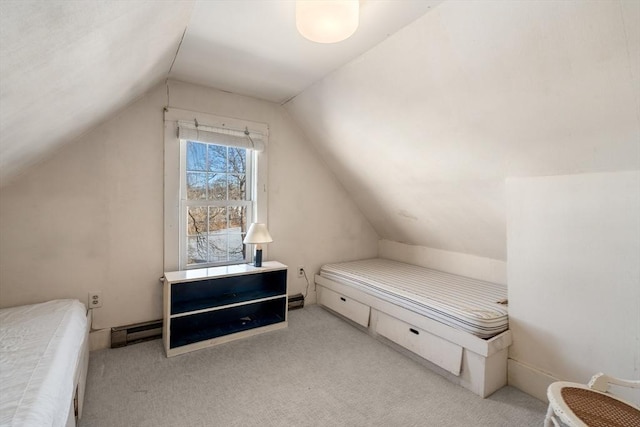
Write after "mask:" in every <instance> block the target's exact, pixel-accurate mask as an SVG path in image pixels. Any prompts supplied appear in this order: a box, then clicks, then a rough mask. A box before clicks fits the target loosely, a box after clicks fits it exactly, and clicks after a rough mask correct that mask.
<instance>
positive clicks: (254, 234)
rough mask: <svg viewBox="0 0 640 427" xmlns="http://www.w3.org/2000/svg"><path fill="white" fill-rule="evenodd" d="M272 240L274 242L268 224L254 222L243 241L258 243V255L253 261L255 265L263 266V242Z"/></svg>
mask: <svg viewBox="0 0 640 427" xmlns="http://www.w3.org/2000/svg"><path fill="white" fill-rule="evenodd" d="M271 242H273V239H272V238H271V235H270V234H269V230H267V226H266V225H265V224H262V223H260V222H254V223H252V224H251V226H250V227H249V231H247V235H246V236H245V238H244V240H243V241H242V243H244V244H247V243H252V244H254V245H256V256H255V257H254V263H253V265H254V266H256V267H262V244H263V243H271Z"/></svg>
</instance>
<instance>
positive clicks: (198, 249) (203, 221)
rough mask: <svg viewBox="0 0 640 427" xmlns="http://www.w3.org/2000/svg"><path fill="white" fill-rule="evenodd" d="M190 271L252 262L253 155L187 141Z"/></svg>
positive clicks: (185, 198)
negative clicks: (249, 246) (248, 234)
mask: <svg viewBox="0 0 640 427" xmlns="http://www.w3.org/2000/svg"><path fill="white" fill-rule="evenodd" d="M183 143H186V151H185V153H186V159H185V160H186V161H185V169H184V174H185V175H184V180H183V182H184V189H183V190H182V191H183V197H182V199H183V206H184V208H183V214H184V215H185V218H184V220H185V221H186V224H187V226H186V235H185V236H184V238H185V239H186V242H185V245H184V248H185V250H186V254H185V255H184V256H185V258H186V267H187V268H188V267H192V266H194V265H211V264H221V263H222V264H228V263H234V262H236V263H237V262H243V261H248V259H247V256H246V249H245V245H244V244H243V243H242V240H243V239H244V236H245V234H246V232H247V227H248V224H250V223H251V218H252V216H253V215H252V213H253V212H252V211H253V209H252V203H251V191H250V190H251V188H252V187H253V186H252V185H251V184H252V180H251V179H252V174H251V169H252V168H251V164H252V161H251V160H252V157H253V156H252V153H251V151H250V150H247V149H245V148H242V147H227V146H223V145H216V144H211V143H201V142H195V141H184V142H183Z"/></svg>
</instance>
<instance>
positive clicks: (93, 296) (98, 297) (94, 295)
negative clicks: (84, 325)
mask: <svg viewBox="0 0 640 427" xmlns="http://www.w3.org/2000/svg"><path fill="white" fill-rule="evenodd" d="M100 307H102V292H100V291H98V292H89V308H100Z"/></svg>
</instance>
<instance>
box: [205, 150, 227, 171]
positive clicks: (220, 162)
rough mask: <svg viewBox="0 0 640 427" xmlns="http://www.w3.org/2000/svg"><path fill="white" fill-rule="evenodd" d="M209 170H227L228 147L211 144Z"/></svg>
mask: <svg viewBox="0 0 640 427" xmlns="http://www.w3.org/2000/svg"><path fill="white" fill-rule="evenodd" d="M209 171H210V172H226V171H227V147H223V146H221V145H214V144H209Z"/></svg>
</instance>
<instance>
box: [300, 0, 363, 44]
mask: <svg viewBox="0 0 640 427" xmlns="http://www.w3.org/2000/svg"><path fill="white" fill-rule="evenodd" d="M359 9H360V5H359V0H298V1H297V2H296V28H297V29H298V32H300V34H302V35H303V36H304V37H305V38H307V39H309V40H311V41H314V42H317V43H336V42H339V41H342V40H344V39H346V38H348V37H350V36H351V35H352V34H353V33H355V31H356V29H357V28H358V23H359Z"/></svg>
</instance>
